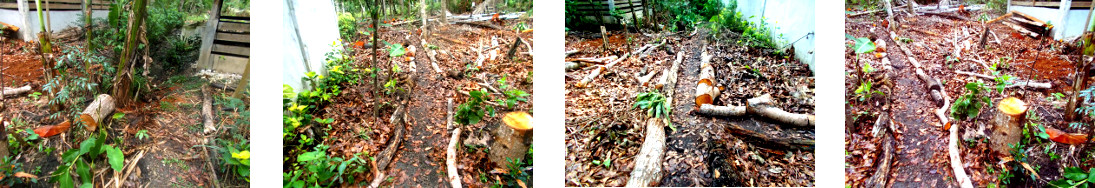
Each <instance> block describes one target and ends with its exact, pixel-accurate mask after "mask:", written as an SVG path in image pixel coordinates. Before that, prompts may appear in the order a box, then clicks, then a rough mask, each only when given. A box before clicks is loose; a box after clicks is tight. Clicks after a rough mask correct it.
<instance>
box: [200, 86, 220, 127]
mask: <svg viewBox="0 0 1095 188" xmlns="http://www.w3.org/2000/svg"><path fill="white" fill-rule="evenodd" d="M202 118H203V119H204V120H203V121H202V122H203V123H202V124H204V125H205V130H203V131H202V132H203V133H205V134H209V133H212V132H213V131H216V130H217V128H216V127H215V126H216V123H214V122H213V119H216V117H215V116H213V94H212V93H209V88H208V87H202Z"/></svg>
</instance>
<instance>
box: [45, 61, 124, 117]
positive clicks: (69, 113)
mask: <svg viewBox="0 0 1095 188" xmlns="http://www.w3.org/2000/svg"><path fill="white" fill-rule="evenodd" d="M61 51H62V54H64V55H62V56H60V57H59V58H57V62H56V63H55V64H54V65H53V68H54V69H55V70H57V72H58V73H60V74H55V75H53V77H52V78H49V79H48V80H46V83H45V84H43V85H42V89H43V90H45V91H46V92H48V93H54V97H53V98H51V99H50V100H49V102H48V104H49V105H58V106H81V103H84V101H87V100H88V99H91V98H93V97H95V96H96V95H97V94H99V93H104V91H106V90H104V89H103V88H101V87H99V84H98V83H110V82H111V81H113V79H114V74H115V73H114V71H115V70H114V68H113V67H114V66H113V65H112V64H111V63H110V62H108V61H106V58H104V57H103V56H100V55H98V54H97V53H94V52H87V51H86V50H83V49H82V47H80V46H64V47H62V50H61ZM94 67H101V69H100V68H94ZM79 112H80V109H67V110H63V111H57V112H55V113H54V114H52V115H51V118H60V117H69V119H76V117H78V116H79V115H78V114H79Z"/></svg>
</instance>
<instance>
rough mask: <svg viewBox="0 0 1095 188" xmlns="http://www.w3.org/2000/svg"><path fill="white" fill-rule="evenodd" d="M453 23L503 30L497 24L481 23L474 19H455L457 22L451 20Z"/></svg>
mask: <svg viewBox="0 0 1095 188" xmlns="http://www.w3.org/2000/svg"><path fill="white" fill-rule="evenodd" d="M453 23H454V24H464V25H470V26H476V27H482V28H488V29H494V30H503V29H502V28H501V27H498V26H494V25H490V24H483V23H479V22H474V21H457V22H453Z"/></svg>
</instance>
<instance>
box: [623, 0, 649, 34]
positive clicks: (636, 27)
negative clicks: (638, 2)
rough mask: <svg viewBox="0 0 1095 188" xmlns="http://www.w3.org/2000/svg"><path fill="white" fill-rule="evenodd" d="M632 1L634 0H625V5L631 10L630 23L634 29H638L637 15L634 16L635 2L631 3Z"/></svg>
mask: <svg viewBox="0 0 1095 188" xmlns="http://www.w3.org/2000/svg"><path fill="white" fill-rule="evenodd" d="M632 1H634V0H627V7H628V9H630V10H631V25H634V26H635V30H638V29H639V17H638V16H635V3H632ZM643 16H646V15H643ZM625 29H626V28H625ZM640 31H641V30H640Z"/></svg>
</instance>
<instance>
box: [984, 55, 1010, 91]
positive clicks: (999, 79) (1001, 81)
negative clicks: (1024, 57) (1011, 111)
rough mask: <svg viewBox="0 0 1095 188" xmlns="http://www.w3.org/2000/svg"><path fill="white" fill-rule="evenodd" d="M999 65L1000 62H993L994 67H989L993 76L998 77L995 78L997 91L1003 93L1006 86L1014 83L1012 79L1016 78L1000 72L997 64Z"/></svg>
mask: <svg viewBox="0 0 1095 188" xmlns="http://www.w3.org/2000/svg"><path fill="white" fill-rule="evenodd" d="M999 65H1000V63H999V62H997V63H993V64H992V67H989V71H991V72H992V76H994V77H996V78H994V80H995V81H996V92H1001V93H1003V92H1004V88H1005V87H1007V86H1008V85H1011V84H1012V82H1011V81H1012V80H1014V79H1015V78H1014V77H1012V76H1011V75H1008V74H1002V73H1000V70H999V68H997V66H999Z"/></svg>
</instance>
